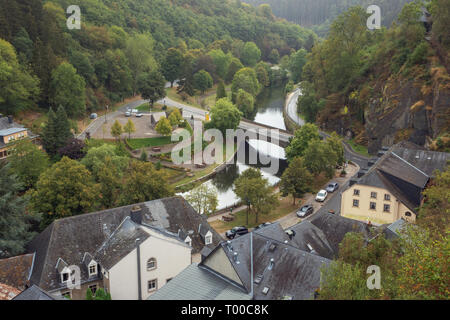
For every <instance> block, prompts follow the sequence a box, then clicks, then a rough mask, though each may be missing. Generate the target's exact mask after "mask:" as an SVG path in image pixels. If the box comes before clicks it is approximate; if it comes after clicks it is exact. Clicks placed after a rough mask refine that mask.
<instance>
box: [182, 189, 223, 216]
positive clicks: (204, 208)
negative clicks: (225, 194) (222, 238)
mask: <svg viewBox="0 0 450 320" xmlns="http://www.w3.org/2000/svg"><path fill="white" fill-rule="evenodd" d="M186 200H187V201H188V202H189V203H190V204H191V205H192V207H193V208H194V209H195V210H196V211H197V212H198V213H199V214H206V215H210V214H213V213H214V212H216V209H217V205H218V203H219V200H218V199H217V190H216V189H215V188H214V187H210V186H208V185H207V184H202V185H200V186H199V187H197V188H194V189H192V190H191V191H189V193H188V194H187V196H186Z"/></svg>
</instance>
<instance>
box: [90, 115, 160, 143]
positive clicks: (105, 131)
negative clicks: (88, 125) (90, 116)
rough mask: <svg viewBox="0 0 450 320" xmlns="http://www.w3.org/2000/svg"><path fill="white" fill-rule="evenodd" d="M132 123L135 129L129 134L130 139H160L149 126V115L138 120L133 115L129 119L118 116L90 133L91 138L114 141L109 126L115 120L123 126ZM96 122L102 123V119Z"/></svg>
mask: <svg viewBox="0 0 450 320" xmlns="http://www.w3.org/2000/svg"><path fill="white" fill-rule="evenodd" d="M129 119H130V120H131V121H133V123H134V127H135V128H136V132H134V133H132V134H131V139H135V138H152V137H160V136H161V135H160V134H158V133H157V132H156V131H155V130H154V129H153V128H152V127H151V125H150V114H144V115H143V116H142V117H140V118H138V117H136V116H134V115H132V116H131V117H126V116H125V114H122V113H121V114H119V115H117V116H115V117H114V118H112V119H108V122H106V123H103V124H102V125H101V126H100V127H99V128H98V129H97V131H96V132H94V133H93V132H91V137H92V138H95V139H114V137H113V136H112V135H111V126H112V125H113V123H114V122H115V121H116V120H117V121H119V123H120V124H121V125H122V126H124V125H125V124H126V123H127V122H128V120H129ZM97 121H102V118H99V119H98V120H97ZM125 135H126V136H127V138H128V133H124V134H123V136H125Z"/></svg>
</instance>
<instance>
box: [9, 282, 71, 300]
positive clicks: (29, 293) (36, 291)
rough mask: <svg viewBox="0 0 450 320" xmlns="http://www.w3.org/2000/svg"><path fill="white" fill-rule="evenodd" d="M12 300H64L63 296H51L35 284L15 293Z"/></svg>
mask: <svg viewBox="0 0 450 320" xmlns="http://www.w3.org/2000/svg"><path fill="white" fill-rule="evenodd" d="M13 300H66V299H65V298H63V297H56V296H52V295H51V294H50V293H48V292H47V291H45V290H42V289H41V288H39V287H38V286H36V285H32V286H31V287H30V288H28V289H26V290H25V291H23V292H22V293H20V294H19V295H17V296H16V297H15V298H14V299H13Z"/></svg>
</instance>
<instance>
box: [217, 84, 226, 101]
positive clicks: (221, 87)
mask: <svg viewBox="0 0 450 320" xmlns="http://www.w3.org/2000/svg"><path fill="white" fill-rule="evenodd" d="M226 97H227V92H226V91H225V84H224V83H223V81H222V80H221V81H219V84H218V85H217V90H216V101H217V100H219V99H222V98H226Z"/></svg>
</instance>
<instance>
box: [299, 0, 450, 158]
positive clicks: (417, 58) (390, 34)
mask: <svg viewBox="0 0 450 320" xmlns="http://www.w3.org/2000/svg"><path fill="white" fill-rule="evenodd" d="M423 5H426V6H427V7H428V10H429V11H430V12H431V17H430V22H431V21H432V29H431V31H430V30H428V31H427V30H426V27H425V25H424V24H423V23H422V22H421V21H420V18H421V17H422V16H423V13H422V10H421V8H422V6H423ZM366 19H367V14H366V13H365V10H364V9H363V8H360V7H354V8H351V9H350V10H348V11H347V12H345V13H343V14H342V15H340V16H339V17H338V19H336V20H335V21H334V22H333V24H332V26H331V30H330V34H329V36H328V38H327V39H326V40H325V41H323V42H321V43H319V44H318V45H316V46H315V47H314V48H313V50H312V53H311V54H310V55H309V56H308V57H307V60H308V62H307V64H306V65H305V67H304V69H303V80H304V82H303V84H302V87H303V96H302V97H301V98H300V99H299V104H298V106H299V110H300V111H301V112H302V113H303V114H304V115H305V117H306V118H307V119H308V120H309V121H312V122H316V121H317V122H318V123H320V125H321V126H322V128H324V129H326V130H330V131H337V132H339V133H342V134H344V133H353V134H354V135H355V136H356V140H357V142H358V143H361V144H365V145H368V147H369V152H370V153H376V152H377V150H379V149H380V148H381V146H383V145H391V144H392V143H396V142H399V141H402V140H410V141H412V142H414V143H417V144H419V145H428V146H430V147H433V148H435V149H437V150H445V149H446V148H447V150H448V147H449V146H450V144H449V143H448V140H449V137H448V132H449V129H450V108H449V107H448V106H449V105H450V77H449V49H450V33H449V29H448V21H450V2H449V1H447V0H433V1H431V2H428V3H422V2H421V1H416V2H413V3H409V4H406V5H405V6H404V8H403V9H402V12H401V13H400V15H399V23H398V24H396V25H394V26H393V27H392V28H390V29H389V30H387V29H382V30H376V31H369V30H368V29H367V28H366V24H365V22H366ZM428 26H430V25H428Z"/></svg>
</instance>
